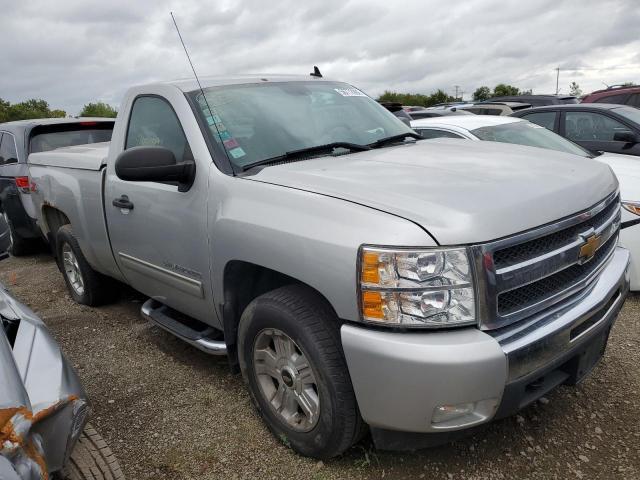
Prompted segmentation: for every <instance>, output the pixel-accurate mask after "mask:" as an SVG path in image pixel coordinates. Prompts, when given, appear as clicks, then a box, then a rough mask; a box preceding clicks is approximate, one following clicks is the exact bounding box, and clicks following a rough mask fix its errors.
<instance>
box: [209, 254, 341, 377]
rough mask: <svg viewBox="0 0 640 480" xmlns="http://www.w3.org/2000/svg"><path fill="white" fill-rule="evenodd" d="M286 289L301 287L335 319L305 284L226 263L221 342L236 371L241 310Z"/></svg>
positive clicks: (238, 262)
mask: <svg viewBox="0 0 640 480" xmlns="http://www.w3.org/2000/svg"><path fill="white" fill-rule="evenodd" d="M286 285H302V286H304V287H306V288H308V289H309V290H310V291H311V292H313V293H314V294H315V295H317V297H318V298H320V299H322V301H324V302H325V303H326V304H327V305H328V306H329V307H330V308H331V311H332V312H333V313H334V315H335V318H338V315H337V313H336V311H335V309H334V308H333V306H332V305H331V302H330V301H329V299H328V298H327V297H326V296H325V295H323V294H322V293H321V292H320V291H319V290H318V289H316V288H314V287H313V286H311V285H309V284H308V283H306V282H304V281H302V280H300V279H297V278H294V277H292V276H290V275H287V274H285V273H282V272H279V271H277V270H273V269H271V268H268V267H265V266H262V265H258V264H255V263H252V262H247V261H243V260H230V261H229V262H227V264H226V265H225V268H224V274H223V291H224V299H223V302H222V304H221V305H220V311H221V318H222V322H223V329H224V338H225V342H226V344H227V353H228V358H229V363H230V365H231V367H232V369H233V370H234V371H239V369H238V368H239V364H238V351H237V337H238V324H239V323H240V317H241V316H242V313H243V312H244V310H245V308H246V307H247V306H248V305H249V304H250V303H251V302H252V301H253V300H254V299H255V298H257V297H259V296H260V295H263V294H265V293H267V292H270V291H272V290H275V289H277V288H280V287H284V286H286Z"/></svg>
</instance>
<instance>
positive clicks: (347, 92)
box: [334, 88, 366, 97]
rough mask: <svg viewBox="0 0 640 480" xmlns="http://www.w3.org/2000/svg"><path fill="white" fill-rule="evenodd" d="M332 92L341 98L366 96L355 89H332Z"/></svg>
mask: <svg viewBox="0 0 640 480" xmlns="http://www.w3.org/2000/svg"><path fill="white" fill-rule="evenodd" d="M334 90H335V91H336V92H338V93H339V94H340V95H342V96H343V97H366V95H365V94H364V93H362V92H361V91H360V90H358V89H357V88H334Z"/></svg>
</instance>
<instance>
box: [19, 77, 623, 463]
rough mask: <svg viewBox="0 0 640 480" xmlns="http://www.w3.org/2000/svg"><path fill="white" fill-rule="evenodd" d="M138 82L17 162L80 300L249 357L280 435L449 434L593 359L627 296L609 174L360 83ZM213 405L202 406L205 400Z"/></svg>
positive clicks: (305, 448)
mask: <svg viewBox="0 0 640 480" xmlns="http://www.w3.org/2000/svg"><path fill="white" fill-rule="evenodd" d="M202 84H203V88H202V89H200V88H199V87H198V85H197V83H196V82H195V81H189V80H187V81H177V82H169V83H158V84H152V85H146V86H142V87H135V88H132V89H130V90H129V91H128V92H127V94H126V96H125V98H124V101H123V104H122V106H121V108H120V110H119V112H120V113H119V116H118V119H117V121H116V125H115V129H114V132H113V137H112V140H111V142H110V144H95V145H88V146H81V147H71V148H66V149H58V150H54V151H50V152H45V153H37V154H33V155H31V156H30V159H29V162H30V175H31V177H32V182H33V185H34V186H33V189H34V190H35V191H34V192H33V195H34V199H35V201H36V203H37V205H38V209H39V219H38V222H39V224H40V226H41V228H42V229H43V231H44V232H45V233H46V234H48V236H49V238H51V239H53V242H54V245H53V246H54V250H55V252H56V254H57V258H58V263H59V266H60V269H61V271H62V273H63V275H64V277H65V280H66V282H67V285H68V287H69V291H70V293H71V295H72V296H73V298H74V299H75V300H76V301H78V302H80V303H84V304H88V305H97V304H99V303H101V302H105V301H107V300H108V299H109V297H110V296H111V294H112V292H113V291H114V289H113V285H112V283H111V282H112V280H113V279H115V280H117V281H120V282H124V283H127V284H129V285H131V286H132V287H133V288H135V289H136V290H139V291H140V292H142V293H144V294H145V295H147V296H149V297H150V299H149V300H148V301H147V302H146V303H145V304H144V306H143V307H142V313H143V315H144V316H145V317H147V318H149V319H150V320H151V321H153V322H155V323H156V324H158V325H159V326H161V327H163V328H164V329H166V330H168V331H169V332H171V333H173V334H174V335H177V336H178V337H180V338H181V339H183V340H185V341H187V342H189V343H190V344H192V345H193V346H195V347H197V348H199V349H201V350H204V351H205V352H209V353H211V354H226V355H228V357H229V361H230V363H231V365H232V368H236V369H237V368H239V369H240V370H241V371H242V374H243V377H244V379H245V381H246V383H247V385H248V388H249V391H250V393H251V397H252V399H253V401H254V403H255V405H256V407H257V409H258V411H259V412H260V413H261V414H262V416H263V418H264V420H265V422H266V423H267V425H268V426H269V428H270V429H271V430H272V432H273V433H274V434H275V435H276V436H277V437H279V438H281V439H283V440H285V442H286V443H287V444H289V445H291V446H292V448H294V449H295V450H296V451H298V452H300V453H302V454H304V455H310V456H314V457H318V458H328V457H331V456H334V455H337V454H340V453H341V452H343V451H344V450H346V449H347V448H349V446H351V445H352V444H353V443H354V442H356V441H357V440H358V439H359V438H360V437H361V436H362V435H363V434H364V433H365V432H366V431H367V427H368V429H369V430H370V432H371V434H372V437H373V440H374V442H375V444H376V445H377V446H378V447H380V448H387V449H406V448H408V449H415V448H421V447H424V446H428V445H433V444H437V443H441V442H443V441H446V440H448V439H450V438H453V437H455V436H457V435H458V434H460V433H461V432H464V431H469V429H470V428H471V427H475V426H479V425H481V424H484V423H487V422H489V421H491V420H492V419H496V418H501V417H504V416H506V415H509V414H512V413H513V412H515V411H517V410H518V409H520V408H522V407H524V406H526V405H528V404H530V403H531V402H533V401H535V400H536V399H538V398H540V397H541V396H542V395H544V394H546V393H547V392H548V391H550V390H551V389H553V388H554V387H556V386H558V385H560V384H575V383H577V382H579V381H580V380H581V379H583V378H584V377H585V376H586V375H587V374H588V373H589V371H590V370H591V369H592V368H593V367H594V365H595V364H596V363H597V362H598V360H599V359H600V357H601V356H602V354H603V351H604V349H605V346H606V343H607V339H608V335H609V331H610V329H611V326H612V324H613V322H614V321H615V319H616V317H617V314H618V312H619V310H620V308H621V307H622V304H623V302H624V300H625V297H626V294H627V291H628V286H629V279H628V264H629V254H628V252H627V251H626V250H624V249H623V248H620V247H618V246H617V239H618V232H619V228H620V199H619V194H618V182H617V180H616V178H615V176H614V175H613V174H612V172H611V170H610V169H609V167H607V166H606V165H603V164H601V163H598V162H592V161H587V160H585V159H584V158H581V157H575V158H574V157H573V156H571V155H566V154H563V153H558V152H552V151H542V150H538V149H531V148H529V147H519V146H512V145H504V144H492V143H490V142H482V143H478V142H468V143H467V142H448V143H447V142H443V143H437V144H435V143H429V142H426V141H420V140H418V135H416V133H415V132H414V131H413V130H411V129H410V128H409V127H407V126H406V125H405V124H403V123H402V122H401V121H400V120H398V119H397V118H395V117H394V116H393V115H392V114H391V113H389V112H387V111H386V110H385V109H384V108H383V107H381V106H380V105H378V104H377V103H376V102H375V101H374V100H373V99H371V98H370V97H368V96H366V95H365V94H363V93H362V92H361V91H360V90H358V89H356V88H354V87H353V86H351V85H348V84H345V83H341V82H336V81H330V80H327V79H325V78H318V77H300V76H290V77H289V76H251V77H240V78H222V79H221V78H208V79H204V80H203V81H202ZM212 416H213V412H212Z"/></svg>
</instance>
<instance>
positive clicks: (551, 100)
mask: <svg viewBox="0 0 640 480" xmlns="http://www.w3.org/2000/svg"><path fill="white" fill-rule="evenodd" d="M487 102H520V103H528V104H530V105H532V106H534V107H543V106H545V105H565V104H573V103H579V102H580V100H578V98H577V97H575V96H573V95H533V94H532V95H505V96H501V97H491V98H490V99H488V100H484V101H483V102H480V103H487Z"/></svg>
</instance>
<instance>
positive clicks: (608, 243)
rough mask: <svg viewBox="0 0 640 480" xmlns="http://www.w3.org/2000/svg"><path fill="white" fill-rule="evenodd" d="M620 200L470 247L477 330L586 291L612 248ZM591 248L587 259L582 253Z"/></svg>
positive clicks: (503, 323)
mask: <svg viewBox="0 0 640 480" xmlns="http://www.w3.org/2000/svg"><path fill="white" fill-rule="evenodd" d="M619 228H620V200H619V197H618V195H617V194H612V195H610V196H608V197H607V198H606V199H605V200H603V201H602V202H600V203H598V204H597V205H595V206H594V207H592V208H590V209H589V210H587V211H585V212H582V213H579V214H576V215H574V216H571V217H569V218H565V219H563V220H560V221H558V222H556V223H553V224H550V225H545V226H543V227H540V228H538V229H535V230H532V231H529V232H525V233H523V234H519V235H516V236H514V237H510V238H506V239H503V240H499V241H496V242H492V243H489V244H485V245H480V246H476V247H472V252H473V256H474V258H475V268H476V274H477V276H478V277H479V278H478V279H479V282H478V296H479V298H478V300H479V301H478V305H479V312H478V313H479V317H480V327H481V328H482V329H485V330H490V329H495V328H501V327H504V326H506V325H509V324H511V323H514V322H516V321H519V320H522V319H524V318H526V317H529V316H531V315H533V314H535V313H538V312H540V311H542V310H544V309H545V308H549V307H551V306H554V305H556V304H559V303H560V302H562V301H567V302H568V301H570V297H571V296H573V295H575V294H576V293H578V292H579V291H581V290H582V289H584V288H586V287H587V286H588V285H589V284H590V283H591V282H592V281H593V280H594V279H595V278H596V277H597V275H598V273H599V272H600V271H601V269H602V267H603V266H604V264H605V263H606V262H607V260H608V259H609V258H610V257H611V255H612V253H613V250H614V249H615V246H616V243H617V237H618V231H619ZM588 239H590V240H591V242H590V245H591V244H592V243H593V244H596V242H597V250H596V251H595V253H594V254H593V256H592V257H591V258H588V257H587V256H586V254H587V253H591V252H588V251H586V250H585V251H583V249H584V248H586V247H585V245H587V243H588V242H587V240H588Z"/></svg>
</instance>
